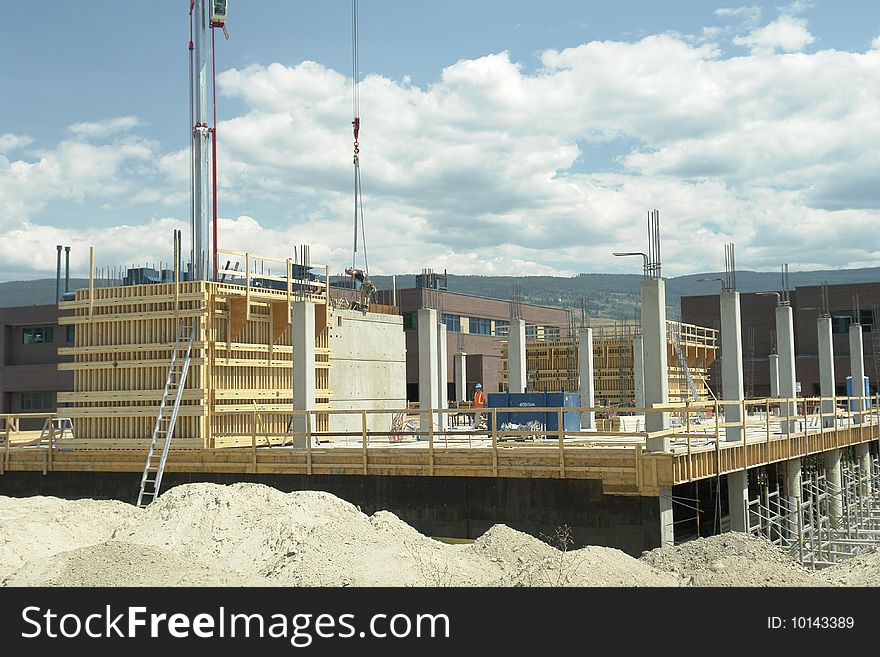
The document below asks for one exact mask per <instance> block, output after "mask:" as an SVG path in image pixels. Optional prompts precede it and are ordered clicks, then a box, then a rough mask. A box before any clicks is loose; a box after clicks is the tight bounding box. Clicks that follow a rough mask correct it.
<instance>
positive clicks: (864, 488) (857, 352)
mask: <svg viewBox="0 0 880 657" xmlns="http://www.w3.org/2000/svg"><path fill="white" fill-rule="evenodd" d="M849 363H850V367H849V369H850V376H851V377H852V379H851V380H852V396H853V397H862V396H864V395H865V383H864V381H865V352H864V343H863V334H862V325H861V324H860V323H859V322H858V319H857V320H856V321H855V322H853V323H852V324H850V327H849ZM853 403H855V407H856V409H858V411H859V412H858V413H854V414H853V416H852V421H853V423H855V424H862V422H864V417H865V416H864V413H863V411H864V410H865V405H866V400H858V401H856V402H852V401H851V402H850V407H851V408H852V404H853ZM854 451H855V457H856V462H857V463H858V466H859V475H860V480H861V481H862V484H861V486H860V494H861V495H863V496H864V495H870V494H871V476H872V475H873V469H874V464H873V461H872V459H871V447H870V444H869V443H859V444H858V445H856V446H855V450H854Z"/></svg>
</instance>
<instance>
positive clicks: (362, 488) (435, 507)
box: [0, 0, 880, 586]
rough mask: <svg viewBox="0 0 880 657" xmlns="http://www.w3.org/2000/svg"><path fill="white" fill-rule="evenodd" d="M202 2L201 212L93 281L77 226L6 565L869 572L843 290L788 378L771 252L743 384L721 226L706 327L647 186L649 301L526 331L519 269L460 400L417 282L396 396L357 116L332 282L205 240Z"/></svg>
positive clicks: (464, 579) (214, 13)
mask: <svg viewBox="0 0 880 657" xmlns="http://www.w3.org/2000/svg"><path fill="white" fill-rule="evenodd" d="M191 21H192V27H193V41H192V49H191V51H190V52H191V54H190V57H191V64H190V66H191V80H192V100H191V120H192V126H193V131H192V135H193V138H192V143H191V150H192V159H191V162H192V171H191V188H190V192H191V206H192V216H191V231H190V235H189V236H188V240H185V239H184V235H183V234H181V233H180V232H177V231H175V233H174V235H173V239H172V240H169V257H168V261H169V262H170V263H173V264H172V265H169V266H168V268H167V269H165V270H163V271H160V272H158V274H157V277H155V278H153V279H150V280H146V279H145V278H144V277H143V276H142V275H138V272H137V271H134V270H131V271H129V272H127V273H126V276H125V277H124V280H123V279H120V280H119V281H114V282H113V283H112V284H109V285H106V284H105V285H99V284H98V282H97V277H98V274H97V272H98V268H99V267H100V263H101V253H99V252H96V251H95V250H94V249H93V250H92V252H91V253H90V266H89V276H90V281H89V285H88V286H87V287H82V288H80V289H76V290H71V291H70V292H69V293H68V294H66V295H63V296H61V301H60V302H59V304H58V308H59V310H60V311H61V312H62V313H63V314H62V315H61V317H60V319H59V323H60V325H61V326H66V327H72V329H71V330H72V334H71V335H72V342H71V343H70V344H69V345H68V346H64V347H59V348H58V350H57V351H58V356H59V358H62V360H61V361H60V362H59V363H58V365H57V367H58V369H59V370H60V371H64V372H70V373H72V376H73V389H72V391H70V392H63V393H59V398H58V404H59V408H58V409H57V411H55V412H51V413H28V412H21V413H6V414H0V520H2V521H3V524H4V525H6V526H9V527H15V528H16V529H15V531H13V532H10V533H9V535H8V536H6V537H5V538H6V542H5V543H3V544H2V546H0V583H2V584H3V585H25V586H35V585H39V586H119V585H125V586H141V585H160V586H181V585H182V586H217V585H225V586H241V585H260V586H284V585H301V586H302V585H305V586H348V585H353V586H389V585H390V586H412V585H415V586H447V585H460V586H554V585H569V586H876V585H878V584H880V553H878V552H877V551H876V547H877V545H878V543H880V461H878V456H880V452H878V447H880V394H877V393H876V392H873V393H872V385H871V384H872V383H873V384H874V386H873V389H874V390H875V391H876V389H877V388H876V382H871V381H870V380H869V377H868V376H867V375H866V367H865V360H864V352H865V348H864V343H863V340H864V336H865V335H866V333H867V331H869V330H871V329H876V327H874V326H871V327H866V326H863V325H862V324H861V323H860V322H859V319H858V318H859V314H858V308H856V314H855V320H854V321H852V322H851V323H850V324H849V326H848V329H847V331H848V341H849V346H850V348H849V351H848V356H847V360H846V361H844V360H843V356H842V355H841V354H839V353H835V350H834V347H833V344H834V343H833V340H832V317H831V315H830V312H829V311H828V308H829V304H828V299H827V294H828V292H827V290H826V295H825V296H826V298H825V299H824V305H823V309H822V311H821V312H820V313H819V316H818V320H817V331H818V340H819V382H820V385H821V390H820V394H818V395H814V396H810V395H807V394H804V393H805V392H806V391H803V392H802V391H800V390H799V389H798V387H799V386H798V381H797V377H796V370H795V364H796V363H795V351H794V344H795V342H794V340H795V336H794V320H793V315H792V307H791V304H790V301H789V298H788V292H789V284H788V281H787V268H786V267H784V268H783V272H782V277H781V285H780V289H779V290H777V291H773V292H771V294H775V295H776V305H775V311H774V312H775V326H774V327H773V335H772V338H771V337H770V336H769V335H768V336H763V337H764V338H765V339H772V342H773V346H774V347H775V349H774V352H775V353H774V354H773V355H772V356H771V358H770V360H769V365H768V367H769V373H770V376H769V385H770V390H771V394H770V395H769V396H766V397H759V398H755V397H754V396H752V395H747V394H746V392H747V386H746V385H745V384H744V340H743V324H742V321H741V316H740V296H739V294H740V293H739V292H738V291H737V286H736V273H737V266H736V260H735V250H734V246H733V244H732V243H731V244H727V245H726V247H725V253H726V256H727V257H726V262H725V277H724V279H723V280H720V282H721V288H722V289H721V293H720V297H719V301H720V330H719V329H718V328H712V327H705V326H697V325H694V324H689V323H684V322H681V321H673V320H671V319H668V318H667V302H666V290H665V281H664V278H663V271H662V262H661V227H660V213H659V211H657V210H650V211H648V212H647V223H646V231H645V235H646V241H645V243H644V244H643V245H642V246H643V247H644V252H627V253H615V254H614V255H619V256H633V257H641V263H640V264H641V274H642V281H641V287H640V291H641V304H640V316H639V318H638V319H637V320H631V321H617V322H610V321H602V320H598V319H595V320H594V319H591V318H590V316H589V313H588V312H587V309H586V308H585V309H584V311H583V313H582V316H581V318H580V321H579V322H575V321H572V322H570V323H568V324H567V325H560V326H548V325H543V326H540V327H536V326H534V325H529V324H527V322H526V320H525V319H523V317H522V309H521V303H520V300H519V293H518V291H517V290H516V289H514V290H512V292H511V297H510V300H509V318H508V319H506V320H504V321H503V330H501V328H498V329H497V330H496V328H495V327H494V326H493V327H492V329H491V335H492V337H494V338H495V339H496V341H497V344H498V346H499V349H500V354H501V363H502V366H501V386H500V389H499V390H497V391H496V390H488V389H487V390H486V391H485V392H486V401H485V404H477V405H475V404H474V402H473V395H472V394H471V393H470V392H469V391H470V390H472V387H469V385H470V386H473V384H474V383H475V382H474V381H468V380H467V372H468V367H467V361H466V357H467V354H466V353H464V351H462V350H460V351H459V352H458V353H455V354H449V353H447V350H448V349H449V345H450V344H454V341H453V342H450V341H449V340H448V337H447V331H448V329H449V324H448V323H447V322H446V321H445V320H444V319H443V312H442V307H438V306H439V305H440V304H438V303H436V302H434V301H432V300H431V299H432V296H431V295H427V296H426V297H425V298H426V299H427V301H426V302H425V303H423V304H422V307H420V308H418V310H417V311H416V314H415V316H414V325H413V327H412V328H413V329H414V330H415V331H416V332H417V353H418V359H417V363H418V370H417V376H418V388H417V389H418V401H417V402H413V401H408V397H409V395H408V390H407V352H408V347H407V339H406V336H405V332H404V331H405V327H404V323H405V320H404V317H403V316H402V315H401V313H400V309H399V307H398V305H397V296H396V295H397V290H396V289H392V290H387V291H383V297H382V300H383V301H386V300H387V301H390V303H384V304H380V303H377V299H376V292H377V290H375V288H374V286H373V284H372V282H371V281H370V278H369V273H368V269H367V267H366V266H364V267H363V268H359V267H358V266H357V265H358V263H357V262H356V261H355V258H356V257H357V256H358V255H359V254H361V255H362V251H363V248H364V247H362V248H361V251H359V250H358V240H359V237H358V236H359V235H360V236H361V239H363V226H362V222H363V208H362V206H360V207H359V206H358V198H359V188H360V175H359V159H358V138H359V134H358V130H359V124H360V118H359V116H358V115H357V113H355V116H354V117H353V121H352V125H353V128H354V177H355V225H354V234H355V241H354V254H353V258H352V266H351V267H349V268H348V269H347V270H346V274H345V276H346V277H348V280H349V282H350V286H349V287H348V289H343V288H341V287H339V286H334V285H333V284H332V279H333V275H332V274H333V273H334V272H333V270H332V267H333V266H334V265H333V264H332V263H316V262H312V260H311V256H310V250H309V245H308V244H303V245H301V246H300V247H298V248H297V249H296V251H295V253H292V254H291V255H290V257H285V258H280V257H274V256H269V255H262V254H258V253H250V252H246V251H242V250H238V249H236V248H235V247H236V245H235V244H228V245H225V247H228V248H220V247H219V246H218V241H220V238H219V237H218V234H217V210H216V207H217V206H216V203H217V191H216V166H217V159H216V150H215V149H216V139H215V135H214V132H213V128H211V127H210V125H209V123H210V121H211V116H210V112H209V102H210V101H213V100H214V98H213V96H212V95H211V94H209V93H208V88H209V86H210V77H209V76H208V75H207V74H206V61H207V60H208V59H209V58H210V57H211V56H212V55H213V45H212V44H213V39H212V38H209V34H210V35H213V31H214V30H215V29H225V24H226V2H208V1H207V0H195V2H194V3H193V9H192V12H191ZM355 87H356V85H355ZM354 93H355V94H357V90H356V88H355V92H354ZM355 107H357V103H356V102H355ZM214 112H215V116H214V119H213V120H214V124H215V125H216V109H215V110H214ZM212 150H213V152H214V156H212V155H211V153H212ZM212 167H213V169H212ZM212 179H213V181H214V184H213V185H212ZM359 222H360V223H359ZM359 226H360V229H359ZM359 230H360V232H359ZM220 237H222V236H220ZM639 248H641V247H639ZM60 258H61V251H60V247H59V251H58V259H59V260H58V263H59V279H60V262H61V260H60ZM632 262H636V260H633V261H632ZM858 303H859V302H858V300H854V304H855V305H856V307H858ZM497 324H498V326H499V327H501V326H502V323H501V321H500V320H499V322H497ZM488 332H490V331H489V329H487V333H488ZM874 335H876V331H875V332H874ZM718 361H720V368H719V366H718V365H717V363H718ZM449 362H451V363H453V364H454V365H453V367H452V368H449V367H447V363H449ZM835 363H836V365H835ZM713 365H714V366H715V368H714V369H715V371H717V370H718V369H720V377H721V381H720V382H718V383H721V386H720V389H721V390H723V394H722V395H720V398H716V397H715V395H714V393H713V389H718V387H717V386H715V385H713V384H714V383H716V382H714V381H713V380H712V376H711V374H710V369H712V368H713ZM835 367H837V369H838V370H840V368H841V367H843V368H845V369H846V370H847V372H848V378H847V381H848V386H849V387H848V390H847V394H846V395H840V394H838V391H837V388H836V385H835ZM450 388H452V389H454V390H455V391H456V394H455V400H454V401H451V400H450V399H449V398H448V397H449V392H448V391H449V390H450ZM753 388H754V387H753V386H752V389H753ZM160 562H161V563H163V564H165V565H164V566H163V567H162V568H159V569H157V568H155V567H154V566H153V567H150V565H149V564H156V563H160Z"/></svg>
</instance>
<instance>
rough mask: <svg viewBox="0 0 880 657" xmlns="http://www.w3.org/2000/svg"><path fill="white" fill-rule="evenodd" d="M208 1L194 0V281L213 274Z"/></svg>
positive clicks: (204, 278)
mask: <svg viewBox="0 0 880 657" xmlns="http://www.w3.org/2000/svg"><path fill="white" fill-rule="evenodd" d="M206 3H207V0H195V6H194V12H193V58H194V63H193V66H194V78H195V79H194V85H193V86H194V93H195V100H194V103H193V119H194V125H193V144H194V154H193V225H194V231H193V260H194V262H193V280H206V279H207V278H208V277H209V275H210V271H211V268H210V258H211V255H210V247H209V234H208V233H209V224H210V220H209V212H210V207H209V202H208V184H209V176H208V139H209V128H208V105H207V102H208V101H207V96H208V89H207V84H208V80H207V65H206V50H207V38H206V35H207V23H208V17H207V15H206V14H207V11H206V9H207V7H206Z"/></svg>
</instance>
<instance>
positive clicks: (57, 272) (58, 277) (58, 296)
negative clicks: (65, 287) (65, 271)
mask: <svg viewBox="0 0 880 657" xmlns="http://www.w3.org/2000/svg"><path fill="white" fill-rule="evenodd" d="M55 248H56V249H58V265H57V267H56V269H55V303H58V302H59V301H61V249H62V248H64V247H62V246H61V245H60V244H58V245H57V246H56V247H55Z"/></svg>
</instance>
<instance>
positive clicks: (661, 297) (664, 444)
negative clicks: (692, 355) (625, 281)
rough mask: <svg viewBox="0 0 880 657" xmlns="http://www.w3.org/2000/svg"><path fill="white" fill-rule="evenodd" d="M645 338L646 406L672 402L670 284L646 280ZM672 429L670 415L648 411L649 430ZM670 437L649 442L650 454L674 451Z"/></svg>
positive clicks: (643, 303) (643, 332)
mask: <svg viewBox="0 0 880 657" xmlns="http://www.w3.org/2000/svg"><path fill="white" fill-rule="evenodd" d="M641 297H642V335H643V340H644V342H643V353H644V359H645V407H647V408H650V407H652V406H653V405H654V404H668V403H669V372H668V367H667V346H666V282H665V281H664V280H663V279H662V278H650V279H647V280H643V281H642V286H641ZM668 426H669V414H668V413H664V412H646V413H645V430H646V431H648V432H653V431H662V430H663V429H666V428H667V427H668ZM670 447H671V441H670V438H669V436H661V437H659V438H651V439H649V440H648V441H647V448H648V451H649V452H668V451H670Z"/></svg>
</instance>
